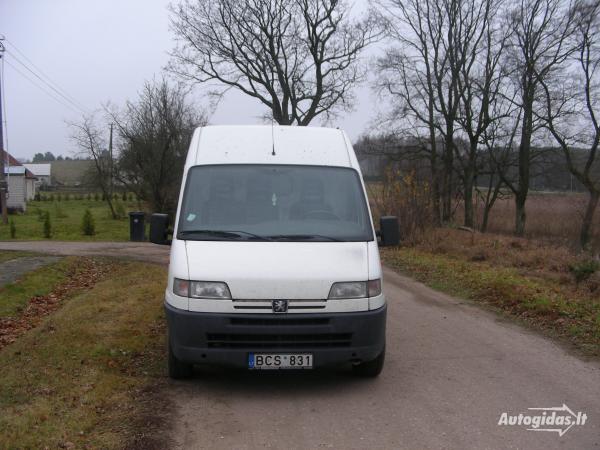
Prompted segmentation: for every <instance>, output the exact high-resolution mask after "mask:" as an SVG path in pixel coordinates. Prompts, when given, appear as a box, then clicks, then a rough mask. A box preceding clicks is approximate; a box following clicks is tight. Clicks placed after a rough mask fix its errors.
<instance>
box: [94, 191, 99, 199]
mask: <svg viewBox="0 0 600 450" xmlns="http://www.w3.org/2000/svg"><path fill="white" fill-rule="evenodd" d="M94 200H95V201H99V200H100V195H99V194H98V193H97V192H94Z"/></svg>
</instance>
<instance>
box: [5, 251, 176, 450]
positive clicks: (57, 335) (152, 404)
mask: <svg viewBox="0 0 600 450" xmlns="http://www.w3.org/2000/svg"><path fill="white" fill-rule="evenodd" d="M111 264H112V267H111V269H110V276H109V277H107V278H106V279H105V280H104V281H100V282H98V283H97V284H96V285H95V286H94V287H93V288H92V289H89V290H87V291H85V292H82V293H80V294H78V295H76V296H74V297H72V298H70V299H67V300H66V301H65V302H64V303H63V306H62V307H61V308H60V309H59V310H57V311H56V312H54V313H53V314H52V315H50V316H47V317H46V318H45V319H44V320H43V322H42V323H41V324H40V325H39V326H38V327H37V328H35V329H32V330H30V331H28V332H27V333H26V334H24V335H23V336H22V337H21V338H19V339H18V340H17V341H16V342H14V343H13V344H11V345H9V346H7V347H5V348H4V349H2V350H1V351H0V367H2V372H1V375H0V448H45V447H48V448H57V447H59V448H122V447H124V446H127V445H130V444H131V443H132V442H134V443H136V446H137V447H140V448H156V447H160V446H161V445H163V444H161V443H160V441H159V440H158V439H159V438H157V437H156V433H157V432H158V431H157V430H159V429H160V427H159V426H157V421H160V420H163V419H162V417H163V416H161V415H160V414H164V413H165V407H164V406H165V405H164V403H161V402H163V401H162V400H161V399H160V398H159V397H158V396H157V395H153V394H151V392H153V386H156V385H157V384H159V383H160V381H161V380H163V379H164V375H163V372H164V338H163V336H164V329H163V328H164V325H163V319H162V316H163V315H162V301H161V299H162V295H163V290H164V282H163V281H164V278H165V271H164V269H163V268H161V267H158V266H153V265H148V264H140V263H124V262H118V263H117V262H112V263H111ZM149 392H150V394H149ZM159 403H160V404H159ZM140 421H143V424H144V427H145V429H143V438H140V433H138V430H140V429H141V428H140V425H141V422H140Z"/></svg>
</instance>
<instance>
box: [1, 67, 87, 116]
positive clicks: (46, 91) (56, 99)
mask: <svg viewBox="0 0 600 450" xmlns="http://www.w3.org/2000/svg"><path fill="white" fill-rule="evenodd" d="M5 62H6V64H8V65H9V66H10V67H12V69H13V70H14V71H16V72H17V73H18V74H20V75H21V76H22V77H23V78H25V79H26V80H27V81H29V82H30V83H31V84H33V85H34V86H35V87H37V88H38V89H39V90H41V91H42V92H44V93H45V94H46V95H47V96H48V97H50V98H52V99H53V100H55V101H57V102H58V103H60V104H61V105H63V106H64V107H66V108H69V109H70V110H72V111H74V112H76V113H78V114H80V113H81V111H80V110H78V109H75V108H74V107H73V106H71V105H70V104H68V103H66V102H64V101H62V100H61V99H60V98H58V97H56V96H54V95H53V94H51V93H50V92H49V91H48V90H46V89H45V88H44V87H43V86H42V85H40V84H38V83H36V82H35V81H34V80H33V79H31V78H30V77H28V76H27V75H25V74H24V73H23V72H21V71H20V70H19V69H18V68H17V67H16V66H15V65H14V64H11V63H10V61H5Z"/></svg>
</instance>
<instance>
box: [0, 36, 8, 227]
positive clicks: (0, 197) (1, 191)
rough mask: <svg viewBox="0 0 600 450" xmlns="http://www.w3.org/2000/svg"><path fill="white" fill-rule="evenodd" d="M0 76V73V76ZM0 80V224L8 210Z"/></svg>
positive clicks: (0, 47) (1, 46)
mask: <svg viewBox="0 0 600 450" xmlns="http://www.w3.org/2000/svg"><path fill="white" fill-rule="evenodd" d="M3 40H4V36H2V35H0V64H3V61H2V57H3V56H4V44H3V43H2V41H3ZM1 75H2V74H1V73H0V76H1ZM2 81H3V80H2V79H0V209H1V211H2V223H3V224H5V225H6V224H7V223H8V209H7V207H6V203H7V201H8V197H7V195H6V194H7V193H8V183H7V181H6V174H5V173H4V170H5V169H4V160H5V153H6V149H5V148H4V133H3V130H4V119H3V117H2V112H3V111H2V109H3V108H2V105H3V103H2V88H1V87H2Z"/></svg>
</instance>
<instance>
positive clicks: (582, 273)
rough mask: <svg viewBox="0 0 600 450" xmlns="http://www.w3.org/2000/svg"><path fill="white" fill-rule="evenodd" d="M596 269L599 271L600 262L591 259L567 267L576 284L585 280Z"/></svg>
mask: <svg viewBox="0 0 600 450" xmlns="http://www.w3.org/2000/svg"><path fill="white" fill-rule="evenodd" d="M598 269H600V262H598V261H595V260H593V259H588V260H585V261H579V262H578V263H575V264H573V265H571V266H570V267H569V270H570V271H571V273H572V274H573V275H574V276H575V281H576V282H577V283H581V282H582V281H585V280H587V279H588V278H589V277H591V276H592V275H593V274H594V273H595V272H596V271H597V270H598Z"/></svg>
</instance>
